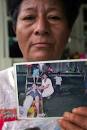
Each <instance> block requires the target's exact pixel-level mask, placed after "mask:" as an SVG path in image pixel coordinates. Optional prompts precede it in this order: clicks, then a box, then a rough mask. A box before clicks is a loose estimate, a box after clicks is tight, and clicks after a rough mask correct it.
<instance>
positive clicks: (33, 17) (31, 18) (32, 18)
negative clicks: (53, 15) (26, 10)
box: [24, 15, 35, 21]
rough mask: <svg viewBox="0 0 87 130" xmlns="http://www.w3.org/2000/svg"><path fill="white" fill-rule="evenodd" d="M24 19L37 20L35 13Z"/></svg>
mask: <svg viewBox="0 0 87 130" xmlns="http://www.w3.org/2000/svg"><path fill="white" fill-rule="evenodd" d="M24 20H29V21H32V20H35V16H33V15H29V16H26V17H25V18H24Z"/></svg>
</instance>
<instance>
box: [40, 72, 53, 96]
mask: <svg viewBox="0 0 87 130" xmlns="http://www.w3.org/2000/svg"><path fill="white" fill-rule="evenodd" d="M42 77H43V79H42V85H41V87H40V88H39V89H42V90H43V92H42V97H49V96H51V95H52V94H53V92H54V88H53V86H52V82H51V79H50V78H48V76H47V74H46V73H44V74H43V76H42Z"/></svg>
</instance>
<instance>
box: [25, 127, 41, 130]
mask: <svg viewBox="0 0 87 130" xmlns="http://www.w3.org/2000/svg"><path fill="white" fill-rule="evenodd" d="M25 130H40V128H39V127H34V128H27V129H25Z"/></svg>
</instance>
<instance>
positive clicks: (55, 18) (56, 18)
mask: <svg viewBox="0 0 87 130" xmlns="http://www.w3.org/2000/svg"><path fill="white" fill-rule="evenodd" d="M48 19H49V20H54V21H57V20H60V19H61V17H59V16H48Z"/></svg>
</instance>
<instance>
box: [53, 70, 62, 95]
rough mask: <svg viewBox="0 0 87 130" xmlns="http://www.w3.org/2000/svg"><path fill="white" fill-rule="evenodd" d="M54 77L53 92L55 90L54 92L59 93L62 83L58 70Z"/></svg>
mask: <svg viewBox="0 0 87 130" xmlns="http://www.w3.org/2000/svg"><path fill="white" fill-rule="evenodd" d="M54 79H55V85H56V88H55V92H56V94H59V95H60V94H61V84H62V77H61V76H60V72H58V73H57V74H56V76H55V77H54Z"/></svg>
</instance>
